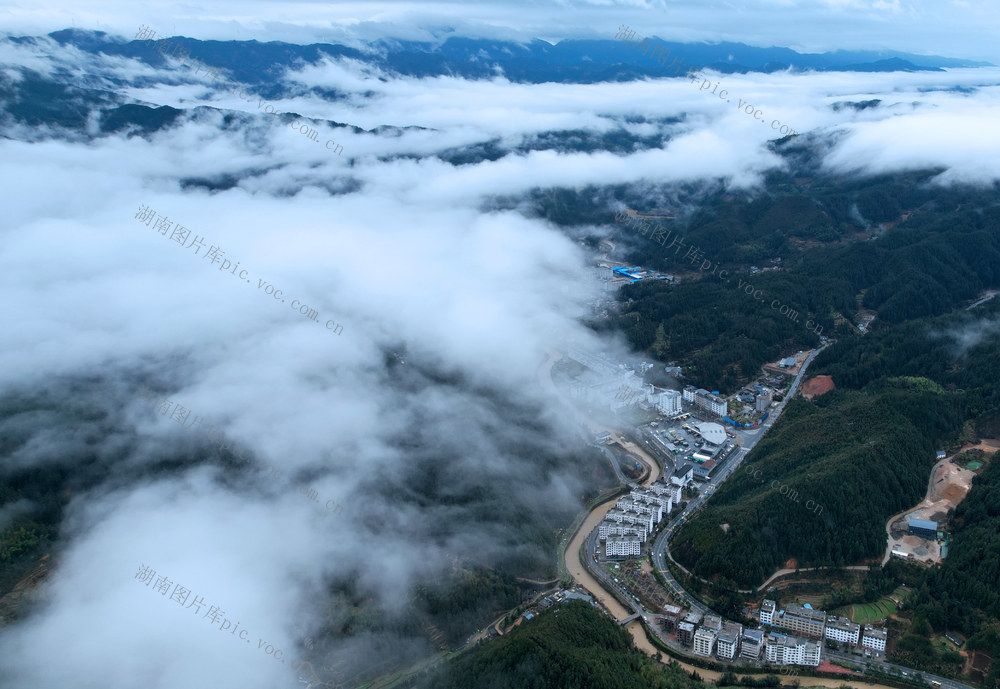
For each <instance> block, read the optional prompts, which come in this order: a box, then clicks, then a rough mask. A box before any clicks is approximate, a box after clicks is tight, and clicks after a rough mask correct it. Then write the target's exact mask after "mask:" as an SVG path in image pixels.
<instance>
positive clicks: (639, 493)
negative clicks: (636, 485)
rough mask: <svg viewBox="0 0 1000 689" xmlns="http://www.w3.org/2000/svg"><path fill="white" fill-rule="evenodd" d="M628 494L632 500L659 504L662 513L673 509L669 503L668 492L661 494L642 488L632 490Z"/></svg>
mask: <svg viewBox="0 0 1000 689" xmlns="http://www.w3.org/2000/svg"><path fill="white" fill-rule="evenodd" d="M629 495H630V496H631V497H632V499H633V500H642V501H643V502H646V503H649V504H656V505H659V506H661V507H662V508H663V513H664V514H670V510H671V509H673V505H671V502H672V500H671V498H670V495H669V494H668V493H663V494H662V495H661V494H660V493H655V492H653V491H651V490H649V489H646V488H644V489H642V490H633V491H632V492H631V493H630V494H629Z"/></svg>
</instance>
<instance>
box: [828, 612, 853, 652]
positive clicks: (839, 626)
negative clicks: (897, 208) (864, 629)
mask: <svg viewBox="0 0 1000 689" xmlns="http://www.w3.org/2000/svg"><path fill="white" fill-rule="evenodd" d="M860 634H861V625H860V624H858V623H857V622H851V621H850V620H849V619H847V618H846V617H836V616H831V617H828V618H827V620H826V638H828V639H833V640H834V641H840V642H843V643H847V644H851V645H852V646H857V645H858V638H859V635H860Z"/></svg>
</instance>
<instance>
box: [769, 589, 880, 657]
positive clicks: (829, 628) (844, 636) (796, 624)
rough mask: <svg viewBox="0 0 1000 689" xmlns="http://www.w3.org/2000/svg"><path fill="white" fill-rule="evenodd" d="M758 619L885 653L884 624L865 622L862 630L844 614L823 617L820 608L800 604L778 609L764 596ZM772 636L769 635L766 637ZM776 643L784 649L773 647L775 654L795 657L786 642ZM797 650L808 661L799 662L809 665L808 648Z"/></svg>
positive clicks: (809, 634)
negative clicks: (779, 649)
mask: <svg viewBox="0 0 1000 689" xmlns="http://www.w3.org/2000/svg"><path fill="white" fill-rule="evenodd" d="M760 622H761V624H766V625H770V626H772V627H780V628H782V629H788V630H791V631H795V632H798V633H800V634H805V635H807V636H810V637H814V638H816V639H824V638H825V639H832V640H833V641H839V642H840V643H845V644H850V645H851V646H861V647H863V648H870V649H872V650H875V651H878V652H879V653H884V652H885V640H886V637H887V636H888V629H886V628H885V627H876V626H874V625H871V624H869V625H865V627H864V629H863V630H862V627H861V625H860V624H858V623H857V622H851V621H850V620H849V619H847V618H846V617H837V616H836V615H830V616H827V614H826V612H824V611H823V610H813V609H812V608H809V607H806V606H801V605H789V606H787V607H786V608H785V609H783V610H779V609H777V605H776V604H775V602H774V601H773V600H766V599H765V600H764V601H763V602H762V603H761V606H760ZM772 635H773V634H769V635H768V636H769V638H770V636H772ZM777 636H785V635H777ZM769 643H770V642H769ZM775 643H776V644H777V643H779V641H775ZM780 643H781V644H784V646H785V650H784V651H780V652H779V651H778V650H777V649H776V650H775V651H774V654H775V655H776V656H777V655H778V654H779V653H780V654H788V653H790V654H791V656H789V657H798V656H797V655H795V654H797V653H799V651H789V650H788V648H790V646H788V643H789V642H787V641H780ZM796 643H798V642H796ZM801 652H802V658H803V659H807V660H809V661H810V662H806V663H803V664H807V665H808V664H811V659H812V650H811V649H810V648H808V647H806V646H803V648H802V651H801ZM768 653H770V651H768ZM782 657H784V655H782ZM769 658H770V656H769Z"/></svg>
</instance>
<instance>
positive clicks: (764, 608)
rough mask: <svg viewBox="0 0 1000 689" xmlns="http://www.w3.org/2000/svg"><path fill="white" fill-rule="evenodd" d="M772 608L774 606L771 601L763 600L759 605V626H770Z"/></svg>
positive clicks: (772, 617) (772, 615) (772, 613)
mask: <svg viewBox="0 0 1000 689" xmlns="http://www.w3.org/2000/svg"><path fill="white" fill-rule="evenodd" d="M774 608H775V604H774V601H773V600H769V599H767V598H765V599H764V600H763V601H761V603H760V623H761V624H772V620H773V619H774Z"/></svg>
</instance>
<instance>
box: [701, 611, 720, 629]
mask: <svg viewBox="0 0 1000 689" xmlns="http://www.w3.org/2000/svg"><path fill="white" fill-rule="evenodd" d="M701 626H702V627H704V628H705V629H711V630H712V631H713V632H718V631H721V630H722V618H721V617H719V616H718V615H705V617H704V618H703V619H702V621H701Z"/></svg>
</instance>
